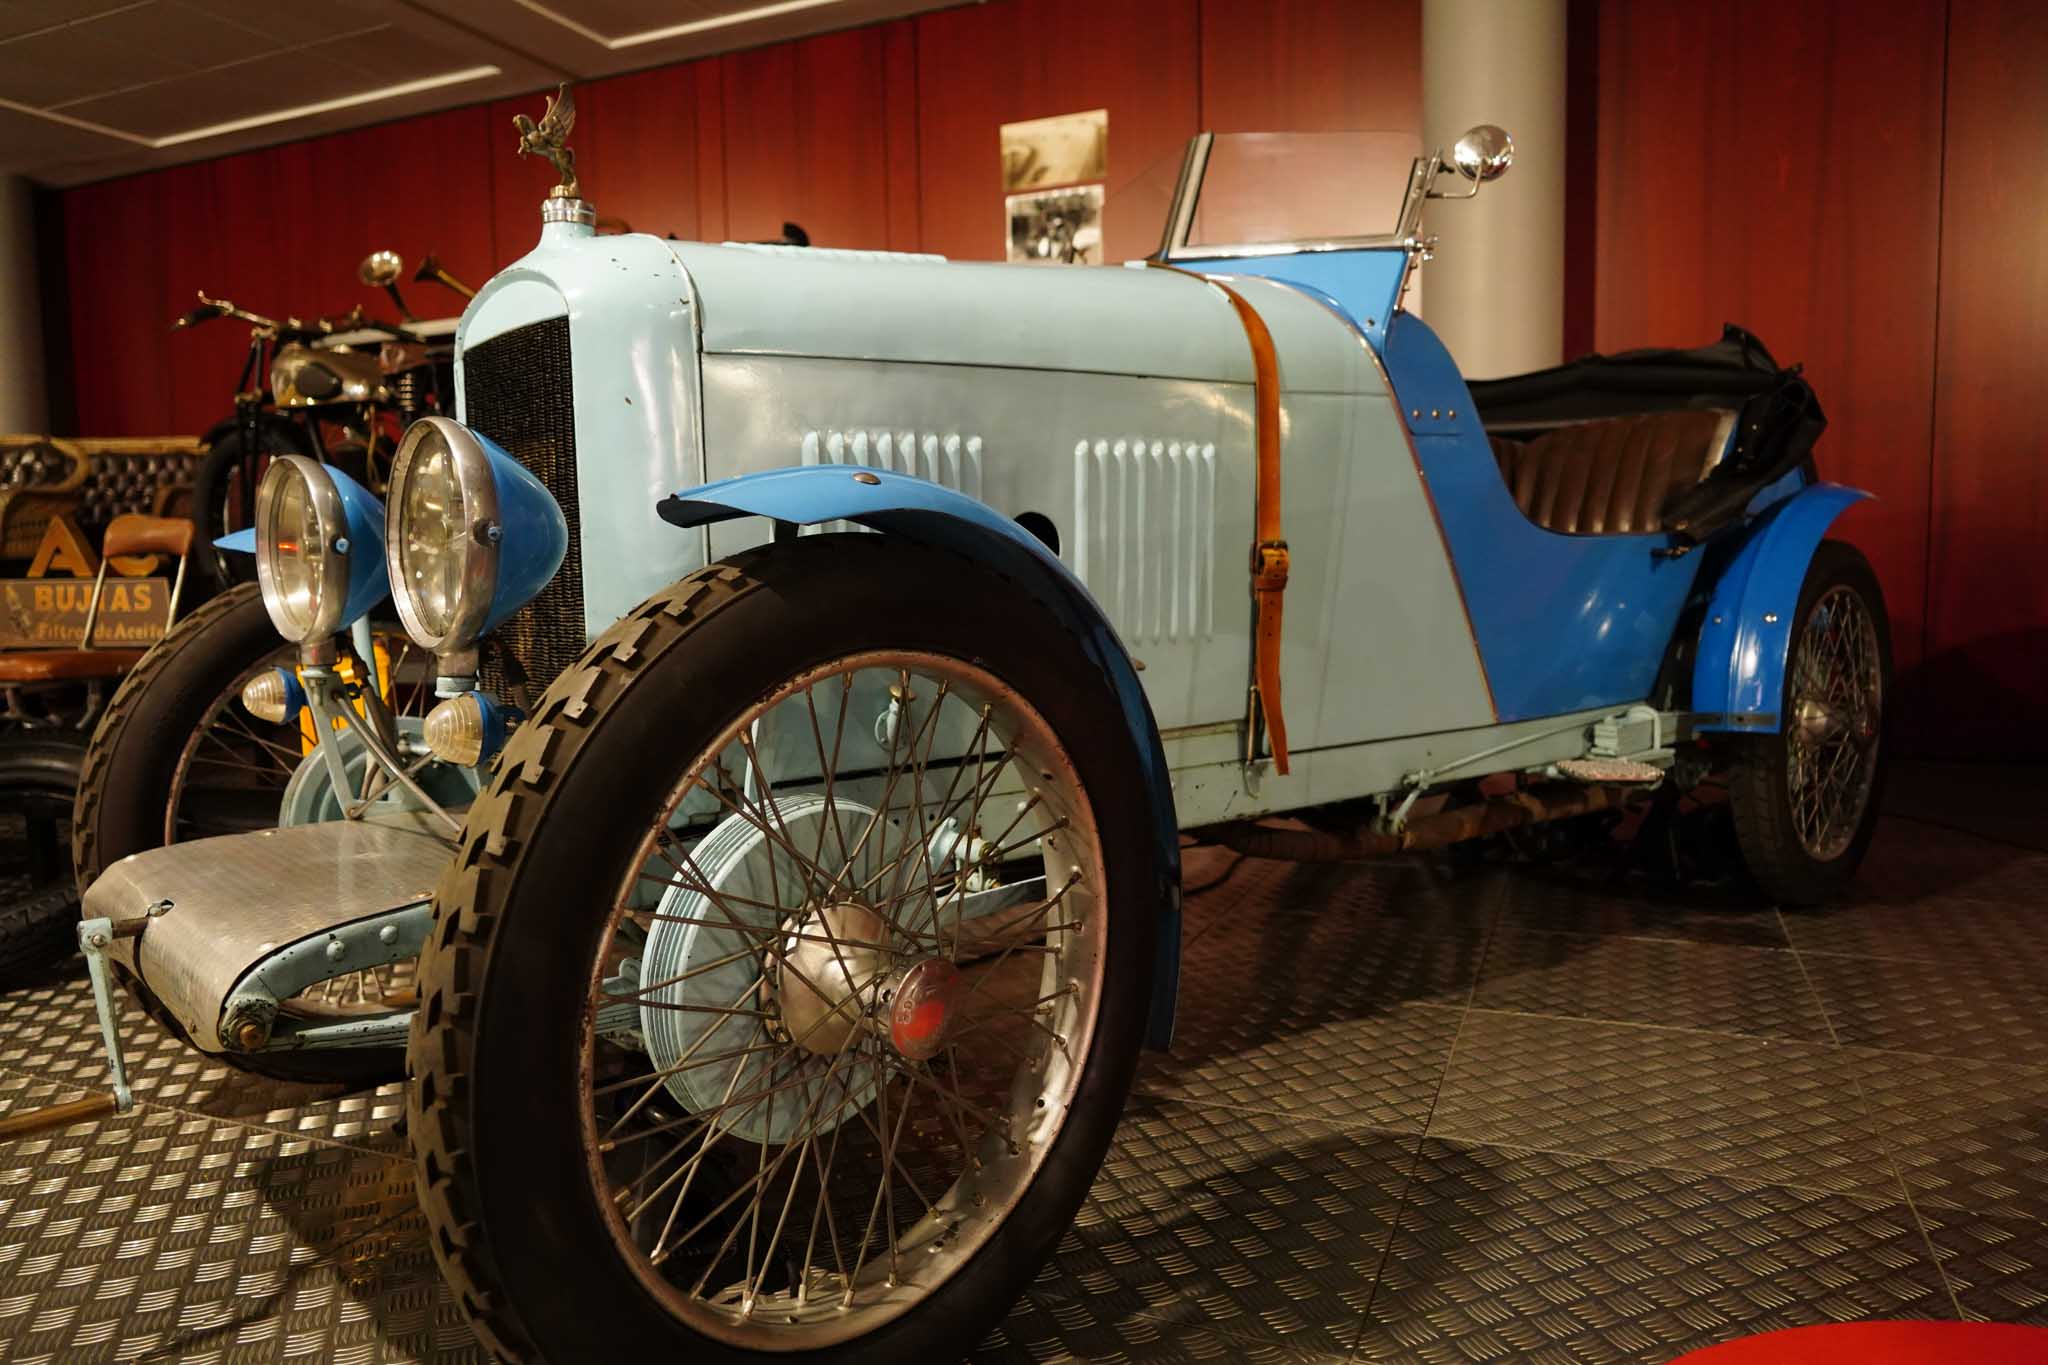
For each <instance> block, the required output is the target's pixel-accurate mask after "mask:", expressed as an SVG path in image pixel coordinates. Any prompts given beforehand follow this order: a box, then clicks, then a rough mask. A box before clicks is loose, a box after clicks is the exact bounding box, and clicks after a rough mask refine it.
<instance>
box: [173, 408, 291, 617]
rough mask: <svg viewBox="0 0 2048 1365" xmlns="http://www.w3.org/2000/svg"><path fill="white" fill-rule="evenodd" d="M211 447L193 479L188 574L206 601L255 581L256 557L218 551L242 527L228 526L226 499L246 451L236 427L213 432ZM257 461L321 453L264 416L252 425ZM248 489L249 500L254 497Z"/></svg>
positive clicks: (283, 421) (285, 423) (287, 423)
mask: <svg viewBox="0 0 2048 1365" xmlns="http://www.w3.org/2000/svg"><path fill="white" fill-rule="evenodd" d="M214 433H215V434H214V436H213V441H212V444H211V445H209V446H208V447H207V450H206V454H205V456H204V457H203V458H202V459H201V460H200V461H199V468H198V470H197V471H196V472H195V473H194V474H193V476H192V527H193V532H194V534H193V537H192V569H193V574H194V577H195V578H196V579H197V580H198V583H197V586H198V587H199V588H200V589H201V590H202V591H203V592H205V593H207V594H208V595H211V594H213V593H218V592H225V591H226V590H227V589H229V588H232V587H234V586H235V585H236V584H238V583H254V582H255V581H256V557H255V556H254V555H245V554H237V553H235V552H234V551H232V550H222V549H219V548H218V547H216V546H215V545H214V543H213V542H214V541H215V540H217V539H218V538H220V537H221V536H224V535H227V534H228V533H229V532H231V531H239V530H241V529H242V526H241V524H239V523H240V522H241V521H243V520H246V519H245V518H237V519H234V520H236V521H237V523H238V524H236V525H229V524H228V523H229V520H230V518H229V517H228V516H227V513H226V508H225V506H224V499H225V497H226V495H227V491H228V487H229V481H230V479H231V478H232V476H233V475H234V473H235V472H236V471H237V470H238V469H239V468H240V467H241V464H242V447H243V445H244V440H243V434H242V428H241V425H240V423H239V422H224V423H222V424H221V425H220V426H218V427H215V428H214ZM256 449H257V453H258V458H259V459H261V458H262V457H264V456H269V455H304V456H306V457H308V458H309V459H318V458H319V456H320V449H319V447H318V446H317V445H316V444H315V443H314V442H313V440H312V438H311V437H310V436H309V435H308V434H307V431H306V429H305V427H303V426H301V425H300V424H298V423H297V422H294V421H292V420H290V419H289V418H284V417H279V416H276V415H274V414H269V413H266V414H264V415H263V416H261V417H259V418H258V419H257V422H256ZM254 492H255V490H254V489H250V490H248V492H247V495H253V494H254Z"/></svg>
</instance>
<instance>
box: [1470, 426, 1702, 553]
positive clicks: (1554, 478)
mask: <svg viewBox="0 0 2048 1365" xmlns="http://www.w3.org/2000/svg"><path fill="white" fill-rule="evenodd" d="M1734 429H1735V413H1734V411H1733V410H1732V409H1728V408H1679V409H1675V410H1672V411H1669V412H1646V413H1637V414H1632V415H1630V416H1626V417H1606V418H1601V419H1598V420H1596V421H1591V422H1574V423H1572V424H1570V425H1568V426H1561V427H1554V428H1552V429H1551V430H1549V431H1546V432H1543V433H1541V434H1539V435H1535V436H1532V437H1529V438H1527V439H1519V438H1516V437H1512V436H1506V435H1498V434H1494V433H1491V432H1489V433H1488V435H1487V440H1488V441H1489V442H1490V443H1491V445H1492V447H1493V457H1494V459H1495V461H1496V462H1498V464H1499V465H1500V476H1501V478H1502V480H1503V481H1505V482H1506V484H1507V486H1508V489H1509V491H1510V492H1512V493H1513V494H1514V497H1515V505H1516V506H1518V507H1520V508H1521V509H1522V515H1524V516H1526V517H1528V518H1529V520H1531V521H1533V522H1535V523H1536V524H1537V525H1538V526H1542V527H1545V528H1547V529H1549V530H1552V531H1557V532H1560V533H1562V534H1564V535H1577V536H1611V535H1649V534H1653V533H1655V532H1658V531H1661V530H1663V529H1664V524H1663V509H1664V506H1665V503H1666V502H1667V501H1668V500H1669V499H1670V498H1671V496H1672V495H1673V494H1675V493H1677V492H1679V491H1681V490H1683V489H1686V488H1690V487H1692V486H1693V485H1695V484H1697V483H1698V482H1699V481H1700V480H1701V479H1703V478H1705V477H1706V476H1707V474H1708V473H1709V472H1710V471H1711V470H1712V469H1713V467H1714V465H1715V464H1716V463H1718V462H1719V460H1720V458H1721V454H1722V452H1723V451H1725V450H1726V449H1727V447H1728V437H1729V435H1730V434H1731V433H1732V432H1733V431H1734Z"/></svg>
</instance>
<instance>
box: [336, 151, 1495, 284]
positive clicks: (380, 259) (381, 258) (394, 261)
mask: <svg viewBox="0 0 2048 1365" xmlns="http://www.w3.org/2000/svg"><path fill="white" fill-rule="evenodd" d="M1494 131H1495V132H1499V131H1500V130H1499V129H1498V128H1496V129H1494ZM1465 136H1466V137H1470V136H1472V135H1471V134H1470V133H1467V134H1466V135H1465ZM1464 145H1465V144H1464V143H1463V142H1460V143H1459V144H1458V146H1459V147H1460V148H1461V149H1462V148H1463V147H1464ZM404 273H405V261H404V260H403V259H402V258H401V257H400V256H399V254H398V253H397V252H395V251H373V252H371V253H370V254H369V255H367V256H365V257H363V263H362V264H361V265H359V266H357V267H356V278H357V279H359V280H361V281H362V282H363V283H364V284H367V285H369V286H370V287H371V288H372V289H382V288H384V287H385V286H386V285H389V284H391V283H393V282H394V281H396V280H397V279H398V277H399V276H400V275H402V274H404Z"/></svg>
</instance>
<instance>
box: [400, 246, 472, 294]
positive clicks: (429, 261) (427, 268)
mask: <svg viewBox="0 0 2048 1365" xmlns="http://www.w3.org/2000/svg"><path fill="white" fill-rule="evenodd" d="M412 278H413V282H414V283H415V284H425V283H427V282H428V281H429V280H432V281H433V282H434V283H436V284H440V285H443V286H445V287H447V288H449V289H453V290H454V291H455V292H456V293H458V294H460V295H462V297H464V298H466V299H473V298H475V297H476V290H474V289H471V288H470V287H469V286H468V285H466V284H464V283H463V282H462V281H461V280H458V279H456V278H455V277H454V276H453V275H451V274H449V273H448V272H447V271H445V270H443V269H442V268H441V258H440V257H439V256H436V255H435V254H434V253H433V252H431V251H429V252H428V253H427V258H426V259H425V260H424V261H421V262H420V268H419V269H418V270H415V271H413V272H412Z"/></svg>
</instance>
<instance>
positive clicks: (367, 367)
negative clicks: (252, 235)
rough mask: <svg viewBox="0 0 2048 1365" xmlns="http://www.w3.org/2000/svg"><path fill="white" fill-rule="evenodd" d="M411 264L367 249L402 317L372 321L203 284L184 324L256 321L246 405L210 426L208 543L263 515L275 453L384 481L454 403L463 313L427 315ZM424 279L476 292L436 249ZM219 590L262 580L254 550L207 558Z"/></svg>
mask: <svg viewBox="0 0 2048 1365" xmlns="http://www.w3.org/2000/svg"><path fill="white" fill-rule="evenodd" d="M404 268H405V267H404V262H403V261H402V260H401V259H400V257H399V256H398V254H397V253H396V252H392V251H376V252H372V253H371V254H370V255H369V256H366V257H365V258H364V259H363V262H362V264H361V265H360V266H359V267H358V269H357V278H358V279H359V280H361V281H362V283H364V284H366V285H369V286H371V287H373V288H378V289H382V290H383V291H384V292H385V293H387V294H388V295H389V296H390V298H391V300H392V302H393V303H394V304H395V305H397V308H398V314H399V317H400V319H401V321H399V322H397V323H386V322H378V321H374V320H371V319H367V318H365V317H364V315H363V311H362V309H361V308H360V307H358V308H355V309H351V310H350V311H349V312H347V313H343V314H338V315H328V316H324V317H319V318H314V319H311V320H310V321H301V320H300V319H298V318H295V317H286V318H282V319H278V318H269V317H265V316H263V315H262V314H259V313H252V312H250V311H248V310H247V309H243V308H238V307H236V306H235V305H234V304H233V303H231V302H230V301H228V300H226V299H216V298H210V297H208V296H207V294H206V293H205V292H204V291H203V290H202V291H201V292H200V294H199V306H198V307H197V308H194V309H192V310H191V311H189V312H187V313H185V314H183V315H182V316H180V317H179V318H178V319H177V320H176V321H175V322H174V323H173V326H174V327H176V328H178V329H180V330H183V329H188V328H192V327H197V326H200V325H202V324H204V323H208V322H212V321H214V320H216V319H219V318H235V319H238V320H239V321H242V322H246V323H248V324H249V349H248V352H247V354H246V356H245V358H244V360H243V362H242V370H241V374H240V376H239V377H238V378H237V380H236V381H235V412H234V415H233V416H232V417H229V418H226V419H224V420H223V421H221V422H219V423H217V424H215V426H214V427H213V428H212V429H211V430H210V431H209V432H208V433H207V435H206V441H207V446H208V451H207V455H206V458H205V459H203V460H202V461H201V462H200V465H199V469H198V471H197V473H196V474H195V476H194V479H193V506H194V518H195V520H196V522H197V524H198V526H199V530H200V533H201V536H200V543H201V544H202V545H204V546H207V547H212V546H213V544H214V542H215V541H216V540H218V539H219V538H220V537H221V536H223V535H226V534H228V533H229V532H231V531H236V530H241V529H244V528H246V527H248V526H249V525H250V524H251V518H252V516H253V511H252V507H253V499H254V495H255V489H256V485H257V483H258V482H259V481H260V480H261V478H262V475H263V471H264V470H265V469H266V468H268V467H269V462H270V460H271V459H272V458H274V457H276V456H279V455H304V456H307V457H309V458H312V459H316V460H320V461H323V462H326V463H332V464H336V465H338V466H340V467H341V468H343V469H345V470H348V471H349V472H350V473H351V474H352V475H353V476H354V477H356V478H357V479H362V480H369V481H370V482H372V483H373V484H374V485H376V486H380V487H381V479H382V474H383V472H384V466H386V465H388V454H389V452H390V450H391V448H392V447H393V445H394V444H395V443H396V440H397V436H398V433H399V432H401V431H403V430H404V428H405V427H406V426H407V425H408V424H410V423H411V422H412V421H414V420H415V419H417V418H419V417H421V416H423V415H425V414H427V413H431V412H438V411H440V410H441V409H442V406H443V401H444V398H446V397H448V396H452V394H453V393H454V372H453V363H454V362H453V349H452V346H451V344H450V343H451V341H452V339H453V334H454V321H453V320H452V319H438V320H431V321H425V322H423V321H421V320H419V319H418V318H416V317H414V316H413V313H412V310H411V308H409V307H408V306H407V304H406V301H405V297H404V295H403V294H402V293H401V292H400V291H399V288H398V283H397V281H398V277H399V276H400V275H401V274H402V273H403V272H404ZM413 278H414V279H415V280H431V281H434V282H437V283H440V284H442V285H444V286H446V287H447V288H449V289H451V290H453V291H454V292H456V293H457V294H459V295H461V296H462V297H464V298H469V297H472V296H473V295H474V294H475V291H474V290H472V289H470V288H469V287H468V286H467V285H465V284H463V283H462V282H461V281H460V280H458V279H456V278H455V277H454V276H453V275H450V274H449V273H448V272H447V271H445V270H443V269H442V268H441V266H440V263H439V262H438V261H437V260H436V259H435V258H434V257H433V256H432V255H429V256H428V257H427V258H426V260H425V261H424V262H422V264H421V266H420V269H419V272H418V273H417V274H415V275H414V277H413ZM198 567H199V569H200V572H201V574H202V576H203V577H204V579H205V581H206V583H207V585H208V586H209V587H211V588H214V589H218V588H223V587H226V586H228V585H230V584H233V583H236V582H246V581H249V580H250V577H251V575H252V573H253V570H252V569H251V568H250V565H249V562H248V560H247V559H246V558H245V557H237V556H233V555H230V554H227V553H225V552H222V551H219V550H217V549H213V548H208V549H207V550H206V551H204V552H203V553H202V555H201V557H200V562H199V565H198Z"/></svg>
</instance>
